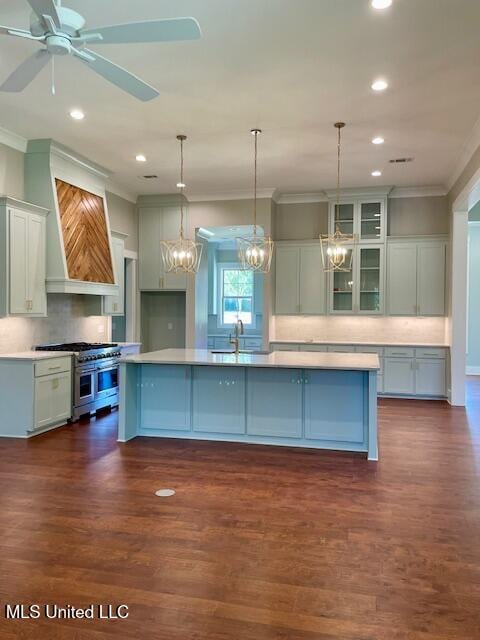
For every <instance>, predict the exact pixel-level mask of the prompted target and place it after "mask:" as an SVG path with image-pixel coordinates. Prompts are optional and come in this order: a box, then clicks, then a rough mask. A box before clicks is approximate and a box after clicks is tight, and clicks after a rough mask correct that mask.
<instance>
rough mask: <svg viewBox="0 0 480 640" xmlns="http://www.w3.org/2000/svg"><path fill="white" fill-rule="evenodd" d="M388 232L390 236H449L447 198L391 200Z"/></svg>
mask: <svg viewBox="0 0 480 640" xmlns="http://www.w3.org/2000/svg"><path fill="white" fill-rule="evenodd" d="M387 232H388V235H389V236H415V235H418V236H422V235H436V234H440V235H443V234H445V235H447V234H448V232H449V214H448V201H447V197H446V196H431V197H430V196H429V197H423V198H390V199H389V201H388V231H387Z"/></svg>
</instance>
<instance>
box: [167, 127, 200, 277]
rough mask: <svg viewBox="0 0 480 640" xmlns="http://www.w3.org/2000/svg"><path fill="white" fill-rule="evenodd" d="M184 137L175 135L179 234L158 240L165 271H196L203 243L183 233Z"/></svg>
mask: <svg viewBox="0 0 480 640" xmlns="http://www.w3.org/2000/svg"><path fill="white" fill-rule="evenodd" d="M186 139H187V136H184V135H179V136H177V140H179V141H180V182H179V183H178V184H177V186H178V187H179V189H180V193H181V194H182V200H181V202H180V234H179V237H178V238H177V239H176V240H162V241H161V242H160V248H161V251H162V260H163V266H164V269H165V271H166V272H167V273H172V272H173V273H197V271H198V268H199V266H200V260H201V259H202V249H203V244H202V243H201V242H195V241H194V240H189V239H188V238H185V237H184V235H183V234H184V230H183V219H184V211H183V191H184V189H185V186H186V185H185V182H184V180H183V143H184V141H185V140H186Z"/></svg>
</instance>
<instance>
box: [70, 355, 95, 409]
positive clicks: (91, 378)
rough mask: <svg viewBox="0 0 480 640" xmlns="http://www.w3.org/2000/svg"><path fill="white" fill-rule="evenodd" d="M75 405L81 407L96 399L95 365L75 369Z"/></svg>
mask: <svg viewBox="0 0 480 640" xmlns="http://www.w3.org/2000/svg"><path fill="white" fill-rule="evenodd" d="M74 398H75V406H76V407H81V406H82V405H84V404H90V402H93V401H94V400H95V367H94V366H93V365H88V366H85V367H77V368H76V369H75V389H74Z"/></svg>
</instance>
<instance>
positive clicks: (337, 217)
mask: <svg viewBox="0 0 480 640" xmlns="http://www.w3.org/2000/svg"><path fill="white" fill-rule="evenodd" d="M329 211H330V213H329V232H330V233H334V231H335V230H336V229H339V230H340V231H341V232H342V233H344V234H349V235H350V234H353V235H354V236H355V239H356V241H357V242H359V243H361V244H363V243H380V242H384V241H385V235H386V226H387V225H386V211H387V197H386V195H385V196H383V195H382V196H372V197H371V196H362V197H352V198H350V199H342V200H341V201H340V204H338V205H337V204H336V202H335V201H334V200H331V201H330V206H329Z"/></svg>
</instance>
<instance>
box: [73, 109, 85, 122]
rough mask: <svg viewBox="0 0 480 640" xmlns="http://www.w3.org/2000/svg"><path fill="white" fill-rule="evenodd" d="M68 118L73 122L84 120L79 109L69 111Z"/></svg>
mask: <svg viewBox="0 0 480 640" xmlns="http://www.w3.org/2000/svg"><path fill="white" fill-rule="evenodd" d="M70 117H71V118H73V119H74V120H83V119H84V118H85V114H84V113H83V111H81V110H80V109H72V110H71V111H70Z"/></svg>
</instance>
